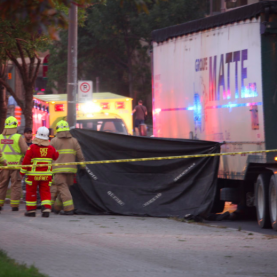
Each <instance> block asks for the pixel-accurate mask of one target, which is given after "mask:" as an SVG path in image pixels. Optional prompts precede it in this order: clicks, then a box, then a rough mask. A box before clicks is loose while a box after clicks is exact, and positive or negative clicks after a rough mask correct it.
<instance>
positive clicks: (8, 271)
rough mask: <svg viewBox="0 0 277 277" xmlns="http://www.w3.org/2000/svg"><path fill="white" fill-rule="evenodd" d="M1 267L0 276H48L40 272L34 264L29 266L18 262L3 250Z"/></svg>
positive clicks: (1, 252)
mask: <svg viewBox="0 0 277 277" xmlns="http://www.w3.org/2000/svg"><path fill="white" fill-rule="evenodd" d="M0 269H1V270H0V277H15V276H16V277H47V275H44V274H42V273H39V271H38V269H37V268H36V267H34V266H33V265H32V266H30V267H28V266H26V265H25V264H18V263H17V262H16V261H15V260H13V259H11V258H9V257H8V256H7V254H6V253H5V252H4V251H2V250H0Z"/></svg>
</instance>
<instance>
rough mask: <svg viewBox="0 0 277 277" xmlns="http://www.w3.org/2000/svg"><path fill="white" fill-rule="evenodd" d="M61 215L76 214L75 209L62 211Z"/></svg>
mask: <svg viewBox="0 0 277 277" xmlns="http://www.w3.org/2000/svg"><path fill="white" fill-rule="evenodd" d="M60 215H74V211H73V210H72V211H60Z"/></svg>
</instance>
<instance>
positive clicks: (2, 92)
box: [0, 85, 7, 134]
mask: <svg viewBox="0 0 277 277" xmlns="http://www.w3.org/2000/svg"><path fill="white" fill-rule="evenodd" d="M6 117H7V97H6V89H5V88H4V86H2V85H0V134H1V133H2V132H3V129H4V124H5V120H6Z"/></svg>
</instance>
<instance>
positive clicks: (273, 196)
mask: <svg viewBox="0 0 277 277" xmlns="http://www.w3.org/2000/svg"><path fill="white" fill-rule="evenodd" d="M269 214H270V221H271V226H272V229H273V230H275V231H277V182H276V179H275V176H274V175H272V176H271V179H270V184H269Z"/></svg>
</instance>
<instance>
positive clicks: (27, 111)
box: [22, 86, 33, 128]
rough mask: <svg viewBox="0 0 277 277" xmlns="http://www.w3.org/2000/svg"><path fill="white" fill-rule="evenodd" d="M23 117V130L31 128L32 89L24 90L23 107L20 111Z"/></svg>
mask: <svg viewBox="0 0 277 277" xmlns="http://www.w3.org/2000/svg"><path fill="white" fill-rule="evenodd" d="M22 113H23V114H24V117H25V128H26V127H29V128H33V87H32V86H28V87H27V88H25V107H24V109H23V110H22Z"/></svg>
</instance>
